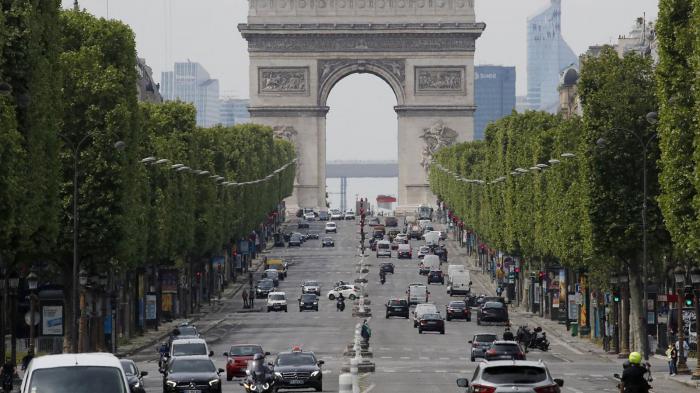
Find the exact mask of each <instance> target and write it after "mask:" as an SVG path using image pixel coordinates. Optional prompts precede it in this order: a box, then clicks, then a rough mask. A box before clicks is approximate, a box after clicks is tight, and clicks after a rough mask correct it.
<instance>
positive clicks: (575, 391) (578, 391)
mask: <svg viewBox="0 0 700 393" xmlns="http://www.w3.org/2000/svg"><path fill="white" fill-rule="evenodd" d="M566 388H567V389H569V390H571V391H572V392H574V393H583V391H581V390H578V389H576V388H572V387H571V386H566Z"/></svg>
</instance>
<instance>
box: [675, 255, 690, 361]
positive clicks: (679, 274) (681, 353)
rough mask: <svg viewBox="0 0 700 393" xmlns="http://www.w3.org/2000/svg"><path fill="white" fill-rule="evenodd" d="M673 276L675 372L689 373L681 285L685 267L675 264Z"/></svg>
mask: <svg viewBox="0 0 700 393" xmlns="http://www.w3.org/2000/svg"><path fill="white" fill-rule="evenodd" d="M673 278H674V280H675V282H676V293H677V294H678V301H677V304H676V309H677V312H676V317H677V318H678V319H677V320H676V326H677V329H678V367H677V370H676V374H690V370H689V369H688V365H687V364H686V361H685V358H686V354H685V348H684V345H683V344H684V343H685V331H684V329H683V296H682V293H683V287H684V286H685V269H684V268H683V267H682V266H677V267H676V269H674V270H673Z"/></svg>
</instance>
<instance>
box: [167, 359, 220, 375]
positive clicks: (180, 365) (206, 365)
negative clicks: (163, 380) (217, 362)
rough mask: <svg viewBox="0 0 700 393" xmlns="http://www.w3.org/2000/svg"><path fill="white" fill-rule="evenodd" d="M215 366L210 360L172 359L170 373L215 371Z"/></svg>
mask: <svg viewBox="0 0 700 393" xmlns="http://www.w3.org/2000/svg"><path fill="white" fill-rule="evenodd" d="M215 372H216V367H214V363H212V362H211V360H206V359H181V360H177V359H176V360H175V361H173V363H172V365H171V366H170V373H215Z"/></svg>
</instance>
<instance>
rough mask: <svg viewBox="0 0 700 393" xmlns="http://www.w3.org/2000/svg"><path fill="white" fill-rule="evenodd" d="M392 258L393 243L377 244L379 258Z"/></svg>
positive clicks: (379, 242) (380, 242)
mask: <svg viewBox="0 0 700 393" xmlns="http://www.w3.org/2000/svg"><path fill="white" fill-rule="evenodd" d="M379 257H389V258H391V243H390V242H389V241H388V240H380V241H378V242H377V258H379Z"/></svg>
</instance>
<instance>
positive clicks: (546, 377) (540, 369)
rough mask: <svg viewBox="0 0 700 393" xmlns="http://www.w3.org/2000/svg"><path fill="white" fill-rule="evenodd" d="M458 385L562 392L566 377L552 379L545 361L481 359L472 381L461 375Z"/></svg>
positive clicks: (532, 392) (522, 392)
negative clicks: (482, 360) (490, 360)
mask: <svg viewBox="0 0 700 393" xmlns="http://www.w3.org/2000/svg"><path fill="white" fill-rule="evenodd" d="M457 386H459V387H461V388H470V387H471V389H472V390H468V391H470V392H471V391H477V392H481V391H497V392H500V391H502V389H505V390H503V391H504V392H506V391H507V392H515V391H517V392H518V393H535V392H559V391H560V388H561V387H562V386H564V380H562V379H553V378H552V374H550V372H549V369H547V365H546V364H544V363H543V362H542V361H538V362H531V361H525V360H511V361H495V362H483V363H479V364H478V365H477V366H476V370H475V371H474V376H473V377H472V379H471V381H470V380H468V379H467V378H460V379H458V380H457Z"/></svg>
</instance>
